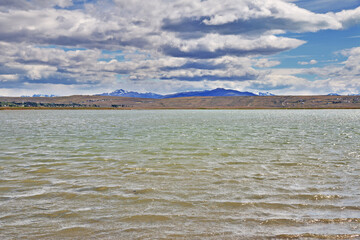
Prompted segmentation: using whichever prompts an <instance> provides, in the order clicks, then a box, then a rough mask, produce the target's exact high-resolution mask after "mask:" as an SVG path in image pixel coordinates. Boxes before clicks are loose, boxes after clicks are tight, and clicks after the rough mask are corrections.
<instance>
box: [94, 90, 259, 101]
mask: <svg viewBox="0 0 360 240" xmlns="http://www.w3.org/2000/svg"><path fill="white" fill-rule="evenodd" d="M98 96H116V97H136V98H154V99H163V98H179V97H231V96H257V95H256V94H254V93H251V92H240V91H236V90H230V89H224V88H216V89H213V90H205V91H192V92H180V93H174V94H168V95H160V94H155V93H138V92H131V91H130V92H128V91H125V90H123V89H118V90H116V91H114V92H111V93H102V94H98Z"/></svg>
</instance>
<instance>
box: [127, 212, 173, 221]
mask: <svg viewBox="0 0 360 240" xmlns="http://www.w3.org/2000/svg"><path fill="white" fill-rule="evenodd" d="M170 220H171V217H170V216H166V215H154V214H149V215H134V216H128V217H123V218H122V219H121V221H125V222H163V221H170Z"/></svg>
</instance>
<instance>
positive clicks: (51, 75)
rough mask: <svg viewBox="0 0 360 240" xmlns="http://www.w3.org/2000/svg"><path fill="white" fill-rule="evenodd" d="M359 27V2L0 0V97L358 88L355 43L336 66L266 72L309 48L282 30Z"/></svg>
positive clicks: (351, 90) (279, 0) (312, 63)
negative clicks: (338, 5)
mask: <svg viewBox="0 0 360 240" xmlns="http://www.w3.org/2000/svg"><path fill="white" fill-rule="evenodd" d="M359 23H360V7H358V8H355V9H350V10H344V11H340V12H337V13H332V12H329V13H325V14H318V13H314V12H311V11H309V10H306V9H303V8H300V7H298V6H297V5H296V2H295V3H292V2H291V1H282V0H255V1H254V0H251V1H250V0H222V1H218V0H207V1H202V0H174V1H167V0H154V1H141V0H132V1H128V0H113V1H110V0H109V1H107V0H99V1H97V2H95V1H94V2H93V3H88V4H80V3H79V1H71V0H52V1H44V0H31V1H26V0H19V1H1V2H0V33H1V34H0V51H1V52H2V54H1V56H0V95H6V94H16V91H18V92H19V94H20V92H21V93H24V92H25V93H26V92H31V91H34V90H35V89H41V91H43V92H44V91H47V92H48V93H50V92H49V91H54V89H55V91H57V90H56V88H58V89H61V90H59V92H51V93H55V94H61V93H62V94H64V89H66V90H65V94H74V93H85V92H88V93H97V92H101V91H104V90H113V89H115V88H119V87H122V88H129V89H130V90H140V91H141V90H145V91H156V92H159V93H169V92H174V91H179V90H193V89H202V88H213V87H229V88H235V89H239V90H254V91H256V90H270V91H274V92H275V93H282V92H283V93H296V92H298V93H316V92H317V93H320V92H321V93H322V92H325V91H329V92H333V91H340V92H346V91H348V92H354V91H358V92H360V88H359V86H358V84H356V81H357V80H359V77H358V76H359V69H358V67H357V66H358V65H359V58H357V57H356V54H357V53H358V51H359V50H358V48H354V49H350V50H348V51H344V52H342V54H343V55H344V56H345V57H346V58H347V60H346V61H344V62H343V63H341V64H338V65H337V66H336V68H327V67H323V68H313V69H309V68H306V69H298V70H296V69H278V68H275V69H273V68H272V67H275V66H278V65H280V64H281V62H280V61H279V60H277V59H274V56H276V54H278V53H282V52H284V51H290V50H292V49H295V48H298V47H299V46H301V45H303V44H306V41H304V40H301V39H297V38H295V37H291V36H290V35H289V34H295V35H294V36H296V34H300V33H308V32H318V31H321V30H341V29H345V28H349V27H351V26H354V25H357V24H359ZM316 63H318V61H317V60H311V61H310V60H309V61H307V62H306V61H299V64H301V65H309V66H310V65H314V66H315V64H316ZM304 74H308V75H317V76H320V77H321V79H319V80H318V81H309V80H308V79H305V78H303V77H302V75H304ZM349 78H351V80H349ZM345 79H348V80H345ZM319 88H322V90H321V91H319Z"/></svg>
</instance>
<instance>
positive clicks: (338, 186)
mask: <svg viewBox="0 0 360 240" xmlns="http://www.w3.org/2000/svg"><path fill="white" fill-rule="evenodd" d="M0 137H1V143H0V163H1V165H0V239H64V238H69V239H99V238H100V239H259V238H260V239H264V238H270V239H272V238H275V239H281V238H284V239H286V238H296V237H299V238H305V239H312V238H335V239H338V238H339V239H350V238H360V176H359V175H360V145H359V143H360V111H359V110H156V111H152V110H151V111H150V110H149V111H147V110H146V111H111V110H108V111H106V110H104V111H103V110H95V111H87V110H74V111H71V110H61V111H59V110H54V111H51V110H41V111H36V110H31V111H0Z"/></svg>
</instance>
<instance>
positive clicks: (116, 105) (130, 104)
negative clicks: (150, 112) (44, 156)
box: [0, 95, 360, 110]
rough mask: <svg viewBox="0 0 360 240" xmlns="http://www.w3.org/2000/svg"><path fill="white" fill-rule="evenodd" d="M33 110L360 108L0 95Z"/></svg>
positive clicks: (288, 101) (353, 100) (307, 99)
mask: <svg viewBox="0 0 360 240" xmlns="http://www.w3.org/2000/svg"><path fill="white" fill-rule="evenodd" d="M32 109H59V110H61V109H79V110H81V109H102V110H104V109H114V110H115V109H116V110H121V109H123V110H130V109H360V96H232V97H181V98H167V99H150V98H131V97H113V96H86V95H76V96H66V97H0V110H32Z"/></svg>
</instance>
